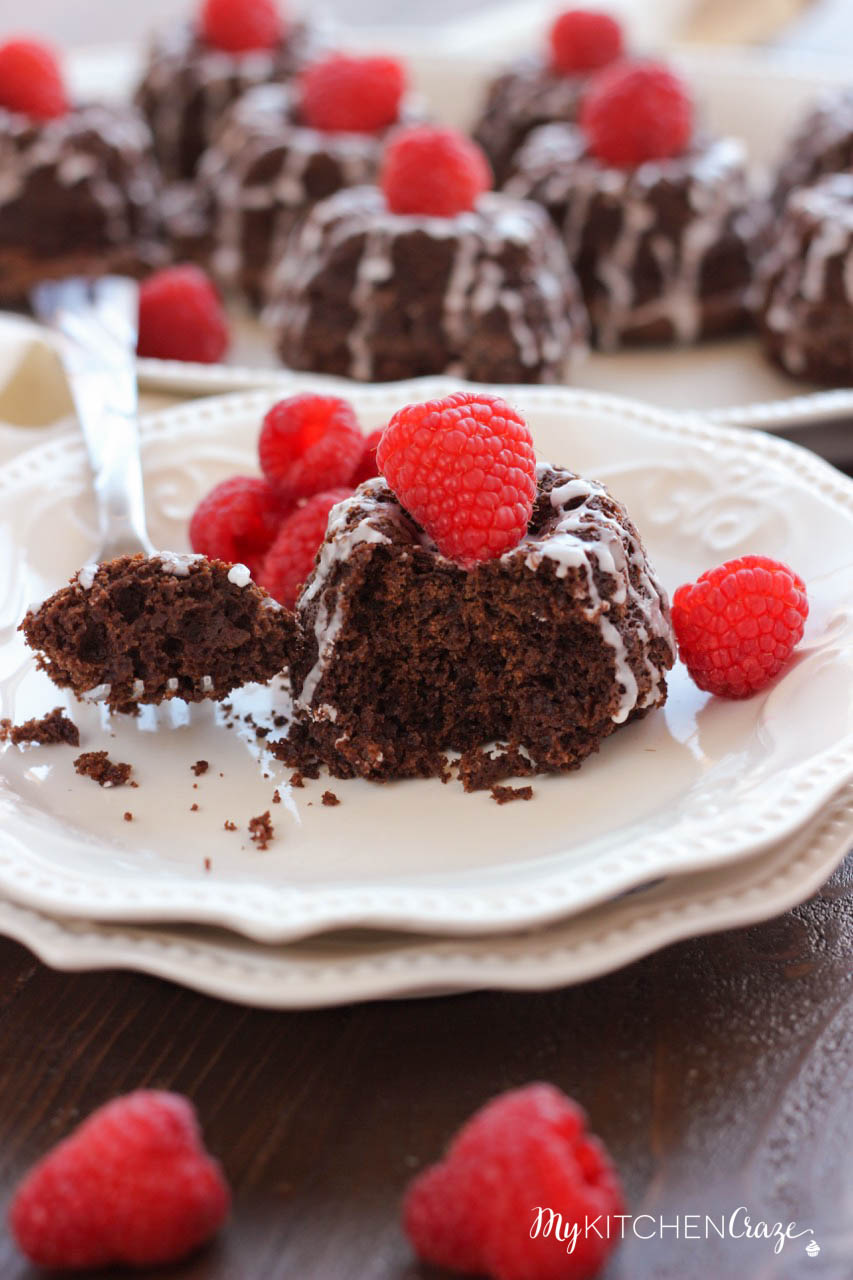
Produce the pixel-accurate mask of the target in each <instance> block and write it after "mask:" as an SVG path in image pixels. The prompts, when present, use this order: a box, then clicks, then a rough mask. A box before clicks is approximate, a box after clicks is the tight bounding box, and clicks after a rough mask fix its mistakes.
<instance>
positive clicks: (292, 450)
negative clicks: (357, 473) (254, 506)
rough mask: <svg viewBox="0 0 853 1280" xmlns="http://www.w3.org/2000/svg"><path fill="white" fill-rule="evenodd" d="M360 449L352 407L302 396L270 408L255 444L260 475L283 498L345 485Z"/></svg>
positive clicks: (360, 437) (361, 441)
mask: <svg viewBox="0 0 853 1280" xmlns="http://www.w3.org/2000/svg"><path fill="white" fill-rule="evenodd" d="M363 448H364V436H363V435H362V434H361V430H360V428H359V425H358V419H357V418H356V416H355V412H354V411H353V408H352V405H351V404H349V403H348V402H347V401H346V400H341V398H340V397H339V396H319V395H312V394H311V393H310V392H305V393H303V394H302V395H298V396H290V397H289V399H287V400H280V401H279V402H278V404H274V405H273V407H272V408H271V409H270V411H269V413H268V414H267V415H266V417H265V418H264V423H263V426H262V427H261V434H260V438H259V440H258V455H259V457H260V460H261V470H262V471H263V473H264V475H265V476H266V478H267V480H269V482H270V484H271V485H272V486H273V488H275V489H277V490H278V492H279V493H280V494H281V495H282V497H284V498H288V499H290V500H292V501H294V502H295V501H296V499H297V498H310V497H311V495H312V493H319V492H320V490H321V489H335V488H337V487H338V486H340V485H345V484H349V482H350V479H351V477H352V473H353V471H354V470H355V468H356V467H357V466H358V463H359V460H360V458H361V453H362V449H363Z"/></svg>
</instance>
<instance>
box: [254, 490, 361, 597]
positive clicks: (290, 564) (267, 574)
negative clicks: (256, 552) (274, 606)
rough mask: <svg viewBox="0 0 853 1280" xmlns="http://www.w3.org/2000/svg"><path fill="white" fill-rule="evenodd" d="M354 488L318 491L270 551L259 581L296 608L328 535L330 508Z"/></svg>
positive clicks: (286, 525) (299, 509)
mask: <svg viewBox="0 0 853 1280" xmlns="http://www.w3.org/2000/svg"><path fill="white" fill-rule="evenodd" d="M351 494H352V489H327V490H326V492H325V493H315V494H314V496H313V498H309V499H308V501H307V502H305V503H303V504H302V506H301V507H297V508H296V510H295V511H294V512H293V514H292V515H289V516H288V517H287V519H286V520H285V522H284V524H283V525H282V526H281V528H280V529H279V531H278V536H277V538H276V540H275V542H274V543H273V544H272V546H271V547H270V549H269V551H268V552H267V555H266V559H265V560H264V564H263V568H262V569H261V572H260V575H259V577H258V585H259V586H261V587H263V588H264V590H265V591H268V592H269V593H270V595H271V596H273V597H274V598H275V599H276V600H278V601H279V603H280V604H283V605H284V606H285V608H287V609H292V608H293V606H294V605H295V604H296V600H297V597H298V595H299V589H300V587H301V586H302V584H303V583H304V582H305V581H306V580H307V579H308V577H309V575H310V573H311V570H312V569H313V567H314V557H315V556H316V554H317V552H318V550H319V548H320V543H321V542H322V541H323V539H324V538H325V536H326V526H327V524H328V523H329V512H330V511H331V509H332V507H333V506H335V504H336V503H338V502H343V500H344V498H348V497H350V495H351Z"/></svg>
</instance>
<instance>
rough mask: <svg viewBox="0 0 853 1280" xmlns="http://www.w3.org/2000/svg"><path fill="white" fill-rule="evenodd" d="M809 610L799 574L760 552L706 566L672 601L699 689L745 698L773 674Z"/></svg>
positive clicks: (682, 649)
mask: <svg viewBox="0 0 853 1280" xmlns="http://www.w3.org/2000/svg"><path fill="white" fill-rule="evenodd" d="M808 612H809V605H808V599H807V597H806V587H805V583H804V582H803V580H802V578H800V577H799V576H798V575H797V574H796V573H794V571H793V569H789V568H788V566H787V565H785V564H780V563H779V561H777V560H769V559H768V558H767V557H766V556H743V557H741V559H739V560H729V561H727V562H726V563H725V564H721V565H719V566H718V567H717V568H716V569H709V570H708V571H707V573H703V574H702V575H701V577H700V578H698V579H697V581H696V582H693V583H685V584H684V585H683V586H681V587H679V588H678V590H677V591H676V593H675V595H674V596H673V600H672V623H673V627H674V628H675V637H676V640H677V641H678V652H679V656H680V658H681V660H682V662H683V663H684V664H685V666H686V667H687V670H688V671H689V672H690V676H691V678H692V679H693V681H694V682H695V683H696V684H697V685H698V686H699V688H700V689H704V690H706V691H707V692H708V693H716V694H719V695H720V696H721V697H724V698H747V697H749V695H750V694H752V693H757V692H758V691H759V690H760V689H763V688H764V687H765V686H766V685H768V684H769V683H770V681H771V680H773V678H774V677H775V676H777V675H778V674H779V672H780V671H781V670H782V668H783V667H784V665H785V663H786V662H787V661H788V659H789V658H790V657H791V654H792V653H793V651H794V649H795V647H796V646H797V645H798V644H799V642H800V640H801V639H802V636H803V628H804V626H805V622H806V618H807V617H808Z"/></svg>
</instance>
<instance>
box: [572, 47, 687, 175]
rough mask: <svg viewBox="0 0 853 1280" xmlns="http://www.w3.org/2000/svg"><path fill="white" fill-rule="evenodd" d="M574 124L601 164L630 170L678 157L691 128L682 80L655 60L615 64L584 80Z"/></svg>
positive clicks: (685, 88)
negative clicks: (582, 95) (584, 83)
mask: <svg viewBox="0 0 853 1280" xmlns="http://www.w3.org/2000/svg"><path fill="white" fill-rule="evenodd" d="M580 126H581V129H582V130H583V132H584V133H585V134H586V138H587V141H588V143H589V148H590V150H591V151H592V153H593V155H594V156H595V157H596V159H598V160H601V161H602V163H603V164H608V165H614V166H616V167H617V168H623V169H630V168H634V167H636V166H637V165H641V164H643V163H645V161H647V160H666V159H668V158H669V157H671V156H677V155H680V154H681V153H682V152H683V151H684V149H685V147H686V146H687V144H688V143H689V141H690V137H691V134H692V131H693V102H692V100H691V97H690V93H689V92H688V90H687V87H686V86H685V84H684V82H683V81H682V80H680V79H679V78H678V76H676V75H674V74H673V72H672V71H670V70H669V69H668V68H667V67H665V66H663V65H662V64H661V63H658V62H627V61H626V62H616V63H614V64H613V65H612V66H609V67H606V68H605V69H604V70H603V71H601V72H599V73H598V75H596V76H595V78H594V79H593V80H592V82H591V83H590V85H589V87H588V88H587V91H586V93H585V94H584V98H583V102H582V103H581V113H580Z"/></svg>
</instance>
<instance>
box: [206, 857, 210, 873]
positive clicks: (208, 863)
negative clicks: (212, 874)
mask: <svg viewBox="0 0 853 1280" xmlns="http://www.w3.org/2000/svg"><path fill="white" fill-rule="evenodd" d="M210 865H211V864H210V858H205V860H204V869H205V871H209V870H210Z"/></svg>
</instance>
